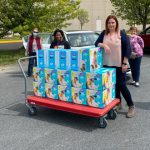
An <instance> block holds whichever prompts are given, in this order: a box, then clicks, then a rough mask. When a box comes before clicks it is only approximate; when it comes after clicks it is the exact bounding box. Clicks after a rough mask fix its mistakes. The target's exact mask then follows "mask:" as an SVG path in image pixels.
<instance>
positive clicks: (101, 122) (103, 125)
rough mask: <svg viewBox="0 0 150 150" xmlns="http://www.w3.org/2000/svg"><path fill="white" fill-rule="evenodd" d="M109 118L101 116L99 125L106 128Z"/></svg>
mask: <svg viewBox="0 0 150 150" xmlns="http://www.w3.org/2000/svg"><path fill="white" fill-rule="evenodd" d="M107 124H108V123H107V120H106V118H104V117H102V118H99V119H98V126H99V127H100V128H106V127H107Z"/></svg>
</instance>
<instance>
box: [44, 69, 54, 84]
mask: <svg viewBox="0 0 150 150" xmlns="http://www.w3.org/2000/svg"><path fill="white" fill-rule="evenodd" d="M44 71H45V83H49V84H55V85H57V70H54V69H49V68H45V69H44Z"/></svg>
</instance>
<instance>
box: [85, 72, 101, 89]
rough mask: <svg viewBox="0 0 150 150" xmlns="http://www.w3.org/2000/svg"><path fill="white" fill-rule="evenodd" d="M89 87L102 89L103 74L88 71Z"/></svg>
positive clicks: (87, 80) (87, 81)
mask: <svg viewBox="0 0 150 150" xmlns="http://www.w3.org/2000/svg"><path fill="white" fill-rule="evenodd" d="M86 86H87V89H95V90H102V89H103V86H102V74H100V73H99V72H96V71H95V72H86Z"/></svg>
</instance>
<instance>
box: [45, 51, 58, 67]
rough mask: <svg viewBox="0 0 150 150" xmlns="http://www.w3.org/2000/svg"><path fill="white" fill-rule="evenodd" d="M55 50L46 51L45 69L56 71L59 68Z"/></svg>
mask: <svg viewBox="0 0 150 150" xmlns="http://www.w3.org/2000/svg"><path fill="white" fill-rule="evenodd" d="M58 53H59V51H58V50H57V49H48V50H47V67H48V68H50V69H57V68H58V66H59V60H58Z"/></svg>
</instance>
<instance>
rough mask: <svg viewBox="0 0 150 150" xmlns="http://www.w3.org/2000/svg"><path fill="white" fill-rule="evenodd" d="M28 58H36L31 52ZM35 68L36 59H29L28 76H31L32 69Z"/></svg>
mask: <svg viewBox="0 0 150 150" xmlns="http://www.w3.org/2000/svg"><path fill="white" fill-rule="evenodd" d="M29 56H36V53H35V52H32V53H30V54H29ZM34 66H37V60H36V58H29V64H28V76H31V75H32V73H33V67H34Z"/></svg>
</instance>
